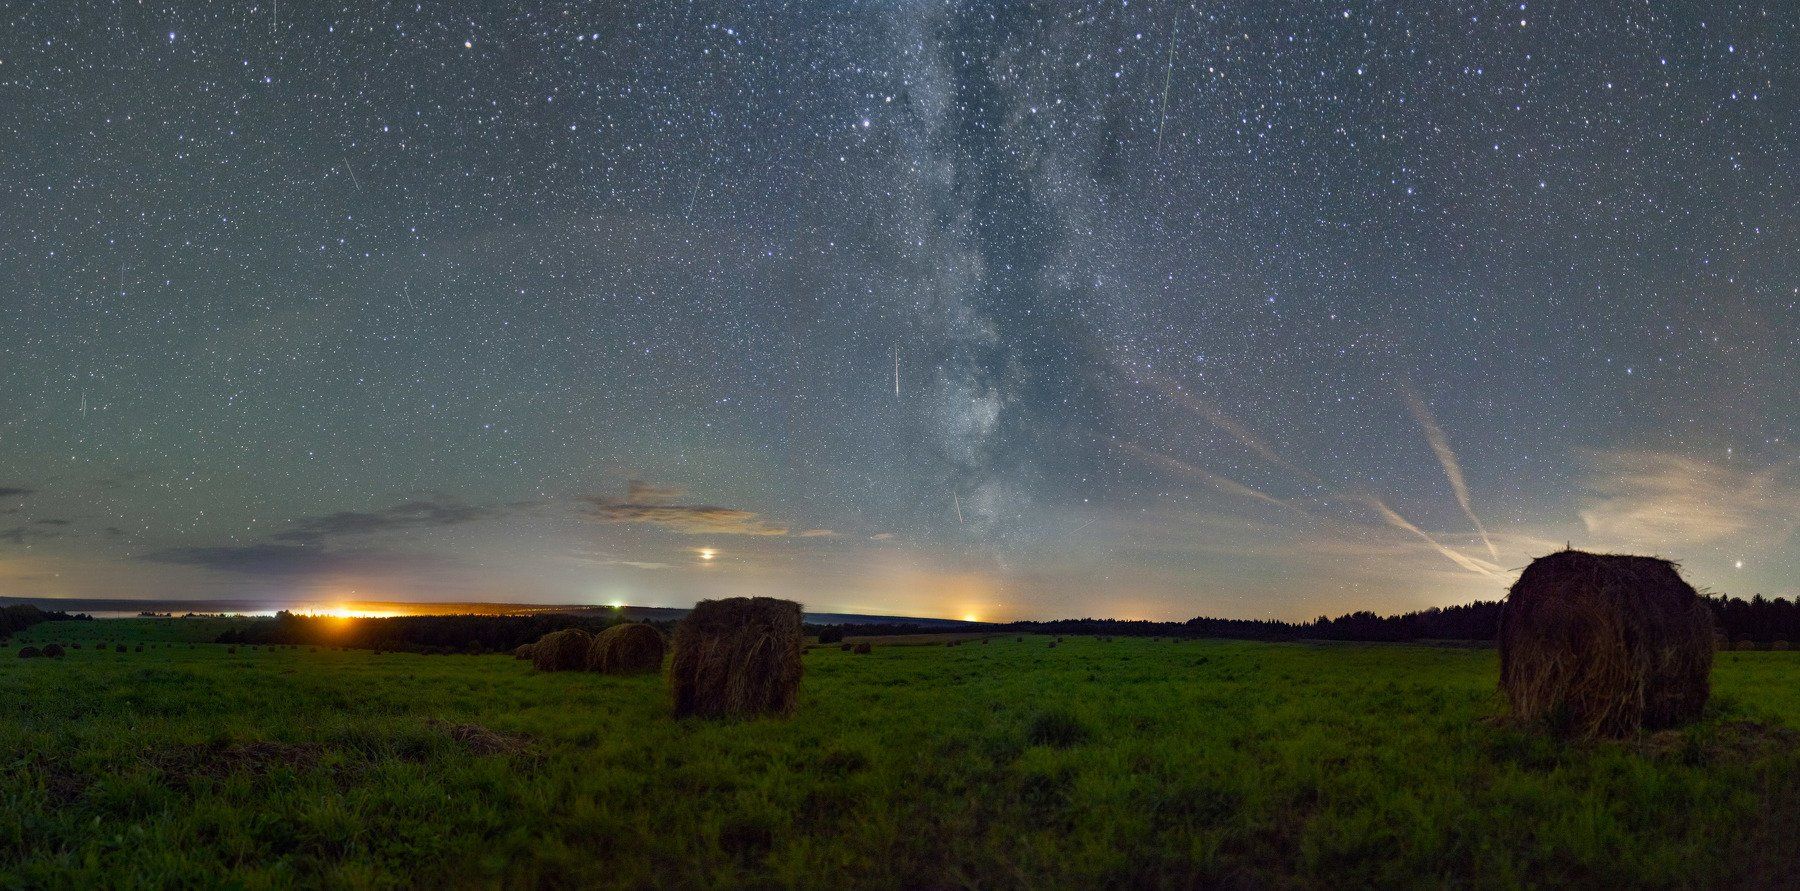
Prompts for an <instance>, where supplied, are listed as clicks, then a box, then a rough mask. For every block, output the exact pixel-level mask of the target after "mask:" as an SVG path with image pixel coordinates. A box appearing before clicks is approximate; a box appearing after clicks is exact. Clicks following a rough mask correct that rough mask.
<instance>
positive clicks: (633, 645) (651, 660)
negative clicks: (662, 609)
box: [587, 622, 669, 674]
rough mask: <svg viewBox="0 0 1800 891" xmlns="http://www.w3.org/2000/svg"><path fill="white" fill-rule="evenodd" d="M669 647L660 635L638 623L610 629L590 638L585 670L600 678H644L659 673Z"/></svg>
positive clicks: (660, 633)
mask: <svg viewBox="0 0 1800 891" xmlns="http://www.w3.org/2000/svg"><path fill="white" fill-rule="evenodd" d="M668 649H669V643H668V641H666V640H663V635H662V632H661V631H658V630H656V629H655V628H652V627H651V626H649V625H645V624H643V623H642V622H628V623H626V624H623V625H614V626H612V627H611V628H608V629H606V630H605V631H602V632H600V633H599V634H597V635H595V636H594V643H593V645H592V646H590V647H588V654H587V667H588V670H589V671H597V672H600V673H601V674H645V673H647V672H652V671H661V670H662V663H663V653H665V652H667V651H668Z"/></svg>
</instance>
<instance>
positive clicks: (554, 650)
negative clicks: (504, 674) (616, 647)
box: [531, 628, 594, 671]
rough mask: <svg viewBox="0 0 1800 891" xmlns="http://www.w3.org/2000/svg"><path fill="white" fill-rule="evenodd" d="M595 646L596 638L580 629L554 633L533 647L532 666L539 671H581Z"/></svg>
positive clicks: (547, 635) (540, 639)
mask: <svg viewBox="0 0 1800 891" xmlns="http://www.w3.org/2000/svg"><path fill="white" fill-rule="evenodd" d="M593 645H594V636H593V635H591V634H589V633H587V632H586V631H583V630H581V629H580V628H564V629H563V630H561V631H552V632H550V633H549V634H546V635H544V636H543V637H540V638H538V642H537V643H535V644H532V645H531V665H532V667H533V668H536V669H537V670H538V671H580V670H581V669H583V668H585V667H586V666H587V653H588V648H589V647H591V646H593Z"/></svg>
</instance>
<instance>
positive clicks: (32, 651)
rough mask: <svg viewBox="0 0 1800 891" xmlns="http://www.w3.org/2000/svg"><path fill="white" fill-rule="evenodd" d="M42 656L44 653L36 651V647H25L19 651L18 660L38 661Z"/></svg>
mask: <svg viewBox="0 0 1800 891" xmlns="http://www.w3.org/2000/svg"><path fill="white" fill-rule="evenodd" d="M43 655H44V651H43V650H40V649H38V648H37V647H25V648H24V649H22V650H20V651H19V658H20V659H38V658H41V657H42V656H43Z"/></svg>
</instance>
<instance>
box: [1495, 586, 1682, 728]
mask: <svg viewBox="0 0 1800 891" xmlns="http://www.w3.org/2000/svg"><path fill="white" fill-rule="evenodd" d="M1499 642H1500V688H1501V689H1502V690H1503V691H1505V693H1506V696H1507V699H1508V700H1509V701H1510V703H1511V705H1512V712H1513V716H1514V717H1516V718H1518V719H1520V720H1524V721H1545V722H1547V723H1549V724H1551V725H1553V726H1556V727H1558V728H1560V729H1563V730H1567V731H1570V732H1573V733H1577V734H1580V735H1585V736H1612V737H1618V736H1625V735H1629V734H1632V733H1635V732H1637V731H1638V730H1640V729H1652V730H1654V729H1660V728H1664V727H1670V726H1673V725H1676V724H1681V723H1684V722H1687V721H1690V720H1693V719H1694V718H1696V717H1698V716H1699V714H1700V710H1701V707H1702V706H1704V705H1705V704H1706V698H1707V695H1708V693H1709V692H1710V689H1711V687H1710V679H1709V675H1710V674H1711V672H1712V654H1713V619H1712V612H1711V611H1710V610H1709V609H1708V608H1707V606H1706V604H1705V603H1704V602H1703V601H1701V600H1700V598H1699V596H1698V595H1697V594H1696V593H1695V592H1694V589H1693V587H1692V586H1690V585H1689V584H1688V583H1687V582H1685V581H1683V580H1682V578H1681V575H1680V573H1678V572H1677V571H1676V568H1675V564H1673V563H1671V562H1669V561H1667V560H1662V559H1658V558H1655V557H1630V556H1623V555H1613V554H1590V553H1586V552H1584V551H1576V550H1567V551H1560V552H1558V553H1554V554H1550V555H1548V556H1544V557H1539V558H1538V559H1536V560H1534V561H1532V563H1531V565H1530V566H1527V567H1526V568H1525V572H1524V573H1523V574H1522V575H1520V576H1519V580H1518V582H1516V583H1514V585H1513V587H1512V591H1511V592H1510V593H1508V595H1507V598H1506V604H1505V607H1504V609H1503V610H1502V612H1501V614H1500V641H1499Z"/></svg>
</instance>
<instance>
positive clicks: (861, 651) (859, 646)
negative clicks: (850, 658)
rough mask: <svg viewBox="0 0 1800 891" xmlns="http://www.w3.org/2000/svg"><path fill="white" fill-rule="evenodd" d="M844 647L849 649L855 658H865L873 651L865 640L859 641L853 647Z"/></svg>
mask: <svg viewBox="0 0 1800 891" xmlns="http://www.w3.org/2000/svg"><path fill="white" fill-rule="evenodd" d="M846 646H849V647H850V652H851V654H853V655H857V656H867V655H869V654H870V653H872V652H874V650H875V648H874V647H871V646H869V642H868V641H866V640H859V641H857V642H856V643H855V644H854V645H849V644H846Z"/></svg>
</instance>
